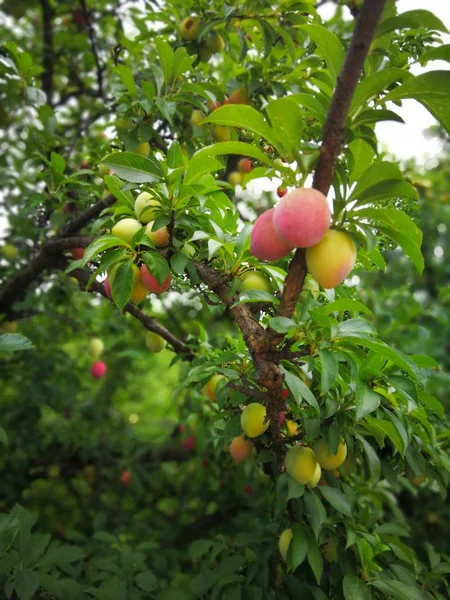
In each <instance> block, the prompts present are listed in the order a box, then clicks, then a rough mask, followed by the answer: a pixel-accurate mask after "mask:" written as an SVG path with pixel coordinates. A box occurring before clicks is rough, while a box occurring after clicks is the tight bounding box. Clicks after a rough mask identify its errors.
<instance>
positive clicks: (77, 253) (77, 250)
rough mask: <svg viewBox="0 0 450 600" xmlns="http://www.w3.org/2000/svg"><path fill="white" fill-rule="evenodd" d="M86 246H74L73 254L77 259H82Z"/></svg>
mask: <svg viewBox="0 0 450 600" xmlns="http://www.w3.org/2000/svg"><path fill="white" fill-rule="evenodd" d="M84 251H85V248H72V256H73V258H74V259H75V260H80V259H82V258H83V256H84Z"/></svg>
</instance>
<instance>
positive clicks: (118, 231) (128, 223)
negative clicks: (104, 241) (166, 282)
mask: <svg viewBox="0 0 450 600" xmlns="http://www.w3.org/2000/svg"><path fill="white" fill-rule="evenodd" d="M141 228H142V225H141V224H140V223H139V221H137V220H136V219H130V218H126V219H122V220H121V221H118V222H117V223H116V224H115V225H114V227H113V228H112V229H111V233H112V235H116V236H117V237H119V238H120V239H121V240H125V241H126V242H128V243H129V244H131V240H132V239H133V236H134V235H135V234H136V233H137V232H138V231H139V229H141Z"/></svg>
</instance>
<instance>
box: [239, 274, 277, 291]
mask: <svg viewBox="0 0 450 600" xmlns="http://www.w3.org/2000/svg"><path fill="white" fill-rule="evenodd" d="M239 288H240V290H241V291H242V292H243V291H246V290H261V291H263V292H269V293H271V292H272V286H271V285H270V282H269V280H268V279H267V277H264V275H261V273H258V271H250V272H247V273H244V275H243V276H242V277H241V282H240V285H239Z"/></svg>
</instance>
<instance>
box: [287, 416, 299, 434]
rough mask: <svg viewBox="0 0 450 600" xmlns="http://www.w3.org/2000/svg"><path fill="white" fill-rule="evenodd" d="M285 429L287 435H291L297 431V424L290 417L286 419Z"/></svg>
mask: <svg viewBox="0 0 450 600" xmlns="http://www.w3.org/2000/svg"><path fill="white" fill-rule="evenodd" d="M286 429H287V434H288V436H289V437H291V436H293V435H297V433H298V424H297V423H296V422H295V421H292V420H291V419H286Z"/></svg>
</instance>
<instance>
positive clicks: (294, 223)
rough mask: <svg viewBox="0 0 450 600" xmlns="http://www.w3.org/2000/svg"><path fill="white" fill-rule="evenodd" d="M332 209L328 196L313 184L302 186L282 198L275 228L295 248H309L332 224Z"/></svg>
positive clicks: (274, 214) (275, 213)
mask: <svg viewBox="0 0 450 600" xmlns="http://www.w3.org/2000/svg"><path fill="white" fill-rule="evenodd" d="M330 221H331V212H330V207H329V206H328V202H327V199H326V198H325V196H324V195H323V194H322V193H321V192H319V191H317V190H314V189H312V188H309V189H308V188H298V189H296V190H293V191H292V192H289V193H288V194H286V196H284V197H283V198H281V200H280V201H279V203H278V204H277V206H276V207H275V212H274V213H273V225H274V228H275V232H276V234H277V235H278V237H280V238H281V239H282V240H284V241H285V242H286V243H287V244H291V245H292V246H294V247H295V248H309V247H310V246H314V245H315V244H317V243H318V242H320V240H321V239H322V238H323V236H324V235H325V234H326V232H327V231H328V229H329V227H330Z"/></svg>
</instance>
